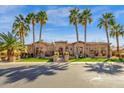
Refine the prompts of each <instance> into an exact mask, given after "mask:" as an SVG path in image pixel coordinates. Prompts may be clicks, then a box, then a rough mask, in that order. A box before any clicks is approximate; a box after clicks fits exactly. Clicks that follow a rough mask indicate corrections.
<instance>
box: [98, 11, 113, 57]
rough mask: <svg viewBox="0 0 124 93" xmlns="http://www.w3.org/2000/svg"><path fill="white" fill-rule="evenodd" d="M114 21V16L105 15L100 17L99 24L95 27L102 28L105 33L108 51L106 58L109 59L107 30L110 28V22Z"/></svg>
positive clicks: (110, 14)
mask: <svg viewBox="0 0 124 93" xmlns="http://www.w3.org/2000/svg"><path fill="white" fill-rule="evenodd" d="M112 20H114V16H113V14H112V13H105V14H103V15H102V18H100V19H99V24H98V25H97V27H99V28H100V29H101V28H104V29H105V32H106V37H107V43H108V46H107V49H108V53H107V58H110V42H109V32H108V30H109V28H110V26H111V24H110V22H111V21H112Z"/></svg>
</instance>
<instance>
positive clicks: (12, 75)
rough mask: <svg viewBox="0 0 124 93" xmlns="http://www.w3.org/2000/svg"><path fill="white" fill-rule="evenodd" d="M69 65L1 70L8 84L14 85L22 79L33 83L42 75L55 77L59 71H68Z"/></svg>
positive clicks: (56, 64) (47, 65)
mask: <svg viewBox="0 0 124 93" xmlns="http://www.w3.org/2000/svg"><path fill="white" fill-rule="evenodd" d="M67 69H68V63H62V64H59V63H55V64H54V63H52V64H45V65H40V64H39V66H38V65H34V66H19V67H14V68H13V67H11V68H5V69H0V76H5V77H7V80H6V81H5V84H6V83H14V82H17V81H19V80H22V79H27V81H33V80H35V79H37V78H38V77H39V76H41V75H47V76H49V75H55V74H56V73H57V71H59V70H60V71H62V70H67Z"/></svg>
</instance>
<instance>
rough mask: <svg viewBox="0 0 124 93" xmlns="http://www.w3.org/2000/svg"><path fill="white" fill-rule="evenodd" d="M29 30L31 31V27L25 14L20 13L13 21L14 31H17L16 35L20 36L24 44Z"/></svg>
mask: <svg viewBox="0 0 124 93" xmlns="http://www.w3.org/2000/svg"><path fill="white" fill-rule="evenodd" d="M28 31H30V28H29V25H28V24H27V23H26V20H25V18H24V17H23V15H21V14H20V15H19V16H18V17H17V16H16V19H15V21H14V23H13V28H12V32H13V33H16V35H17V36H19V37H20V42H21V43H23V45H24V42H25V36H27V34H28Z"/></svg>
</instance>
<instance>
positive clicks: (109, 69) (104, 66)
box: [84, 63, 123, 75]
mask: <svg viewBox="0 0 124 93" xmlns="http://www.w3.org/2000/svg"><path fill="white" fill-rule="evenodd" d="M84 67H86V68H88V69H87V71H89V72H97V73H106V74H112V75H114V74H118V73H121V72H123V70H122V66H120V65H117V64H112V63H96V64H92V63H86V66H84Z"/></svg>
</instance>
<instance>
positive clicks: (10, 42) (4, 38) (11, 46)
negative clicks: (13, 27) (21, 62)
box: [0, 32, 24, 61]
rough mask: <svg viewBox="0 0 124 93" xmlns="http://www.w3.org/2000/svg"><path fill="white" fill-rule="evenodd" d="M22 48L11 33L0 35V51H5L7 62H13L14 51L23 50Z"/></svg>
mask: <svg viewBox="0 0 124 93" xmlns="http://www.w3.org/2000/svg"><path fill="white" fill-rule="evenodd" d="M23 48H24V46H23V44H22V43H20V42H19V41H18V38H17V37H16V36H15V35H13V34H12V33H10V32H8V33H7V34H5V33H0V51H3V50H7V58H8V61H13V60H12V58H13V56H14V50H20V49H23Z"/></svg>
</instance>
